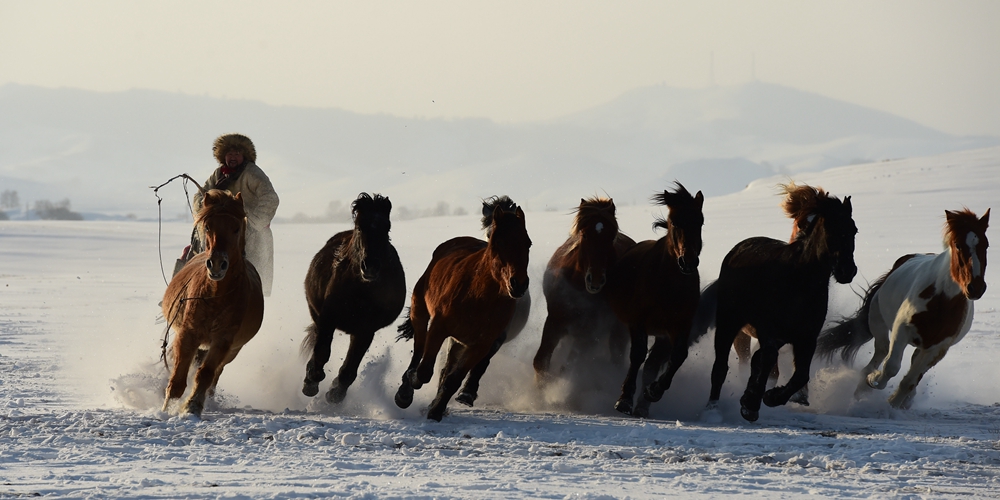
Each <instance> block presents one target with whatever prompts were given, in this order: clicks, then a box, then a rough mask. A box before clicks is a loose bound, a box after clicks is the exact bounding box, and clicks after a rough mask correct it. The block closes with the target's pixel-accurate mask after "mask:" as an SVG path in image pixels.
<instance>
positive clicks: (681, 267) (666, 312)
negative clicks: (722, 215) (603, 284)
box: [606, 182, 705, 417]
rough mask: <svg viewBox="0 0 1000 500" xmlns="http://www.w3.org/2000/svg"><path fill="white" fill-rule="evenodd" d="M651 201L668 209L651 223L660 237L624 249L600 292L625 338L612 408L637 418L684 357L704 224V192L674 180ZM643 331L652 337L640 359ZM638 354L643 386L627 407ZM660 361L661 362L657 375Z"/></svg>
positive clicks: (645, 337) (645, 412)
mask: <svg viewBox="0 0 1000 500" xmlns="http://www.w3.org/2000/svg"><path fill="white" fill-rule="evenodd" d="M653 202H654V203H657V204H659V205H665V206H667V207H668V208H669V212H668V215H667V218H666V219H665V220H664V219H658V220H657V221H656V222H655V223H654V224H653V227H659V228H664V229H666V230H667V234H666V236H664V237H662V238H660V239H659V240H656V241H653V240H646V241H643V242H640V243H638V244H636V245H635V246H633V247H632V248H631V249H629V250H628V251H626V252H625V253H624V255H622V256H621V258H620V259H619V260H618V263H617V264H616V265H615V267H614V268H613V269H612V274H611V275H610V277H609V282H608V284H607V292H606V293H607V295H608V300H609V301H610V303H611V309H612V310H613V311H614V313H615V315H616V316H618V319H619V320H621V321H622V322H623V323H625V324H626V325H628V329H629V336H630V341H631V346H630V348H629V368H628V374H627V375H626V377H625V382H624V383H623V384H622V394H621V397H619V398H618V402H617V403H615V409H616V410H618V411H620V412H622V413H625V414H628V415H635V416H639V417H646V416H648V415H649V404H650V403H651V402H656V401H659V400H660V398H661V397H662V396H663V392H664V391H666V390H667V389H669V388H670V383H671V381H672V380H673V377H674V374H675V373H676V372H677V369H678V368H680V367H681V364H682V363H684V360H685V359H687V355H688V335H689V334H690V329H691V321H692V319H693V316H694V313H695V310H696V309H697V307H698V299H699V276H698V256H699V255H700V254H701V228H702V226H703V225H704V223H705V217H704V215H703V214H702V206H703V205H704V203H705V197H704V195H702V194H701V191H698V194H696V195H695V196H691V193H689V192H688V190H687V189H685V188H684V186H682V185H681V184H680V183H679V182H678V183H676V190H675V191H674V192H670V191H663V193H662V194H657V195H655V196H653ZM649 335H654V336H656V341H655V342H654V343H653V347H652V348H651V349H650V350H649V357H648V358H646V354H647V343H648V337H649ZM643 359H645V367H644V368H643V372H642V384H643V386H644V387H645V389H644V390H643V391H642V394H641V396H640V398H639V401H638V403H637V404H636V405H635V406H634V407H633V404H632V400H633V399H634V396H635V388H636V378H637V376H638V374H639V366H640V365H642V364H643ZM664 362H666V364H667V367H666V370H665V371H663V373H662V375H661V374H660V372H661V368H662V365H663V364H664ZM657 375H659V378H657ZM654 379H655V380H654Z"/></svg>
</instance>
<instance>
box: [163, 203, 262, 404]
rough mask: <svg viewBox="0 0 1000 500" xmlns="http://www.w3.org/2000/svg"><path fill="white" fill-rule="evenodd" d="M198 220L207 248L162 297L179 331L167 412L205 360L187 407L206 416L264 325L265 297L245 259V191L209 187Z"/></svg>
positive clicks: (165, 313)
mask: <svg viewBox="0 0 1000 500" xmlns="http://www.w3.org/2000/svg"><path fill="white" fill-rule="evenodd" d="M195 223H196V224H198V225H200V226H201V227H202V231H203V233H204V235H205V251H204V252H202V253H200V254H198V255H196V256H195V257H194V258H192V259H191V260H190V261H188V263H187V264H186V265H185V266H184V267H183V268H182V269H181V270H180V271H179V272H178V273H177V274H176V275H174V277H173V278H172V279H171V280H170V284H169V285H168V286H167V291H166V293H164V295H163V302H162V307H163V317H164V318H166V319H167V320H168V321H169V323H168V325H167V328H168V330H169V329H170V328H173V330H174V332H175V335H174V339H173V345H172V356H171V358H172V359H173V371H172V373H171V375H170V381H169V382H168V383H167V391H166V399H165V400H164V402H163V411H167V410H168V409H169V408H170V406H171V402H172V401H174V400H177V399H179V398H180V397H181V396H182V395H183V394H184V389H185V388H186V386H187V376H188V369H189V368H190V367H191V365H192V362H197V361H200V367H199V368H198V371H197V373H196V374H195V377H194V390H193V391H192V392H191V396H190V397H189V398H188V400H187V401H186V402H185V403H184V406H183V408H182V411H184V412H187V413H192V414H194V415H197V416H201V412H202V410H203V409H204V408H205V397H206V396H211V394H213V393H214V392H215V386H216V385H217V384H218V383H219V376H220V375H222V369H223V368H224V367H225V366H226V365H227V364H229V363H230V362H231V361H232V360H233V359H234V358H236V355H237V354H238V353H239V352H240V349H242V348H243V346H244V345H246V343H247V342H249V341H250V339H252V338H253V337H254V335H256V334H257V330H259V329H260V325H261V322H262V321H263V319H264V295H263V293H262V292H261V285H260V276H259V275H258V274H257V270H256V269H255V268H254V267H253V264H251V263H250V262H249V261H247V260H246V259H245V258H244V248H245V246H246V227H247V221H246V212H244V209H243V197H242V195H241V194H240V193H237V194H236V196H232V195H230V194H229V193H228V192H226V191H221V190H218V189H212V190H209V191H208V192H206V193H205V202H204V206H203V207H202V209H201V210H200V211H199V212H198V214H197V216H196V217H195ZM166 359H167V356H164V362H166Z"/></svg>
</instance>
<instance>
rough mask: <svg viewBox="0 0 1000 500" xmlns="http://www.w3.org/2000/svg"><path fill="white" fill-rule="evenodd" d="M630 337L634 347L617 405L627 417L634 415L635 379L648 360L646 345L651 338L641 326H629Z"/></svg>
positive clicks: (616, 407) (630, 350)
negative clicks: (645, 360)
mask: <svg viewBox="0 0 1000 500" xmlns="http://www.w3.org/2000/svg"><path fill="white" fill-rule="evenodd" d="M629 335H630V337H631V342H632V345H631V347H630V348H629V356H628V360H629V364H628V374H627V375H625V381H624V382H622V394H621V396H619V398H618V401H617V402H616V403H615V409H616V410H618V411H619V412H621V413H624V414H626V415H631V414H632V400H633V399H634V398H635V379H636V377H638V375H639V367H640V366H641V365H642V361H643V360H644V359H646V349H647V348H646V345H647V344H648V342H649V336H648V335H646V328H645V327H643V326H639V325H632V326H629Z"/></svg>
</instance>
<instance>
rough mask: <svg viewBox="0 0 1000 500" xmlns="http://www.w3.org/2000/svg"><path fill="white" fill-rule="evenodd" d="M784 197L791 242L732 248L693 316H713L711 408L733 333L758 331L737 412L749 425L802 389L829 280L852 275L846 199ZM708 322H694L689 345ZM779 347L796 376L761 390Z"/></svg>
mask: <svg viewBox="0 0 1000 500" xmlns="http://www.w3.org/2000/svg"><path fill="white" fill-rule="evenodd" d="M785 194H786V197H785V202H784V210H785V213H786V214H788V216H789V217H792V218H793V219H795V220H796V221H797V222H796V227H797V228H798V231H797V235H796V238H795V241H793V242H791V243H785V242H783V241H779V240H775V239H771V238H766V237H754V238H748V239H746V240H743V241H742V242H740V243H738V244H736V246H735V247H733V249H732V250H730V251H729V253H728V254H727V255H726V257H725V258H724V259H723V260H722V269H721V270H720V272H719V279H718V280H716V281H715V282H714V283H712V284H711V285H709V286H708V287H707V288H706V289H705V291H704V292H703V294H702V306H701V310H700V311H699V316H700V315H701V314H702V311H714V314H712V316H713V317H714V323H715V325H716V331H715V364H714V366H713V367H712V390H711V393H710V395H709V407H710V408H711V407H714V406H715V405H716V404H717V401H718V400H719V395H720V393H721V391H722V384H723V383H724V382H725V380H726V374H727V373H728V371H729V350H730V349H732V346H733V340H734V339H735V338H736V335H737V334H739V333H740V331H741V330H743V329H744V327H745V326H746V325H749V326H750V327H752V328H753V330H754V331H755V332H756V335H757V340H758V341H759V342H760V348H759V349H757V352H755V353H754V355H753V357H752V358H751V361H750V380H749V382H748V383H747V388H746V391H745V392H744V394H743V397H742V398H740V414H741V415H742V416H743V418H744V419H746V420H748V421H750V422H754V421H756V420H757V419H758V418H759V413H760V404H761V402H762V401H763V403H764V404H766V405H768V406H778V405H783V404H785V403H787V402H788V400H789V399H790V398H791V397H792V395H793V394H795V393H796V392H798V391H799V390H800V389H802V388H803V387H805V386H806V383H807V382H808V381H809V368H810V366H811V362H812V358H813V354H814V353H815V350H816V338H817V337H818V336H819V333H820V330H822V328H823V323H824V321H825V320H826V311H827V302H828V299H829V294H830V290H829V288H830V276H831V274H832V275H833V277H834V279H836V280H837V282H838V283H850V282H851V280H853V279H854V276H855V274H857V272H858V268H857V266H856V265H855V264H854V236H855V235H856V234H857V232H858V229H857V226H856V225H855V224H854V219H853V218H852V217H851V212H852V208H851V197H850V196H848V197H846V198H844V201H843V202H841V201H840V200H839V199H837V198H836V197H834V196H831V195H828V194H827V193H826V192H825V191H823V190H822V189H818V188H813V187H811V186H795V185H794V184H790V185H787V186H785ZM799 221H801V223H799ZM711 323H712V322H711V321H708V322H702V321H698V322H697V324H698V328H697V329H695V331H694V332H693V335H692V341H693V340H695V339H696V338H697V337H700V336H701V335H703V334H704V333H705V332H706V331H707V330H708V328H709V327H710V326H711ZM785 344H792V352H793V354H794V356H795V372H794V373H793V374H792V376H791V378H790V379H789V380H788V383H787V384H786V385H784V386H778V387H774V388H772V389H770V390H767V391H766V392H765V388H766V384H767V379H768V375H769V374H770V373H771V370H772V368H773V367H774V365H775V363H776V362H777V360H778V349H779V348H781V347H782V346H783V345H785Z"/></svg>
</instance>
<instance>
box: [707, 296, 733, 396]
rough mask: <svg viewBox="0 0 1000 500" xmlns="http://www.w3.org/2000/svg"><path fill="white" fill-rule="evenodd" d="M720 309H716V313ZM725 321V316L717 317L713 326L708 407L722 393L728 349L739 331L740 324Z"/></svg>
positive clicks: (727, 371)
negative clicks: (712, 355) (713, 349)
mask: <svg viewBox="0 0 1000 500" xmlns="http://www.w3.org/2000/svg"><path fill="white" fill-rule="evenodd" d="M721 311H722V309H721V308H720V309H717V313H716V314H717V315H718V314H719V312H721ZM732 323H733V322H731V321H727V318H718V319H717V320H716V325H717V326H716V328H715V363H714V364H713V365H712V390H711V392H709V395H708V407H709V408H713V407H715V405H716V404H717V403H718V402H719V396H720V395H721V393H722V384H723V383H725V382H726V375H727V374H729V350H730V349H732V346H733V341H734V340H735V339H736V335H738V334H739V333H740V326H739V325H734V324H732Z"/></svg>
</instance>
